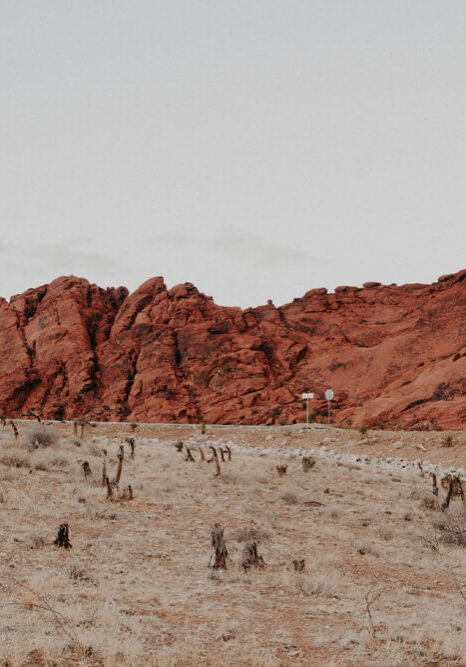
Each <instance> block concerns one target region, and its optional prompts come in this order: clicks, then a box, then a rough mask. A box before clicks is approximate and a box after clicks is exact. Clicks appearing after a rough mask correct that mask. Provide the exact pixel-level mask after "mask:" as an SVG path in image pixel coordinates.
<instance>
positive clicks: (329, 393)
mask: <svg viewBox="0 0 466 667" xmlns="http://www.w3.org/2000/svg"><path fill="white" fill-rule="evenodd" d="M334 396H335V394H334V393H333V389H327V391H326V392H325V398H326V399H327V401H333V397H334Z"/></svg>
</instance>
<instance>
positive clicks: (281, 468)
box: [277, 465, 288, 477]
mask: <svg viewBox="0 0 466 667" xmlns="http://www.w3.org/2000/svg"><path fill="white" fill-rule="evenodd" d="M287 470H288V466H287V465H282V466H277V472H278V476H279V477H283V475H286V471H287Z"/></svg>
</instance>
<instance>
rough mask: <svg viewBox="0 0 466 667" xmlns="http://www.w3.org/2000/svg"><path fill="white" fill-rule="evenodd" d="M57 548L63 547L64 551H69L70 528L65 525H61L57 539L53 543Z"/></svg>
mask: <svg viewBox="0 0 466 667" xmlns="http://www.w3.org/2000/svg"><path fill="white" fill-rule="evenodd" d="M54 544H56V545H57V546H58V547H64V548H65V549H71V542H70V527H69V525H68V524H67V523H62V524H61V525H60V528H59V529H58V533H57V537H56V538H55V542H54Z"/></svg>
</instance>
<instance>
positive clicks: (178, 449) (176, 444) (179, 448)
mask: <svg viewBox="0 0 466 667" xmlns="http://www.w3.org/2000/svg"><path fill="white" fill-rule="evenodd" d="M175 449H176V451H177V452H181V450H182V449H183V443H182V442H181V440H179V441H178V442H175Z"/></svg>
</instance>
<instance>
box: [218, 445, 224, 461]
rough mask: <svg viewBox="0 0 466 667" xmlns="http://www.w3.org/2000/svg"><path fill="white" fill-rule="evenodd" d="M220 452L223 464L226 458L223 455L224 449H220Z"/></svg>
mask: <svg viewBox="0 0 466 667" xmlns="http://www.w3.org/2000/svg"><path fill="white" fill-rule="evenodd" d="M219 451H220V458H221V459H222V463H225V457H224V455H223V448H222V447H219Z"/></svg>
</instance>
